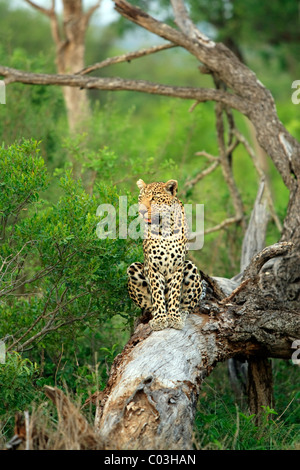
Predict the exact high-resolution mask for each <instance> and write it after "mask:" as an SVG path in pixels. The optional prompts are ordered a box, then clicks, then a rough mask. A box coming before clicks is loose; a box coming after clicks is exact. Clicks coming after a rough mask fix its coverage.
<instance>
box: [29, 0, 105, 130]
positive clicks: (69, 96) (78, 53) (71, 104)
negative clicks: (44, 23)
mask: <svg viewBox="0 0 300 470" xmlns="http://www.w3.org/2000/svg"><path fill="white" fill-rule="evenodd" d="M26 2H27V3H29V4H30V5H31V6H32V7H33V8H35V9H37V10H38V11H40V12H41V13H43V14H44V15H46V16H48V17H49V18H50V24H51V33H52V37H53V40H54V43H55V45H56V67H57V72H58V73H59V74H70V75H74V74H75V73H77V72H79V71H80V70H83V68H84V66H85V63H84V56H85V36H86V31H87V28H88V24H89V20H90V18H91V16H92V14H93V13H94V12H95V11H96V9H97V8H98V7H99V6H100V3H101V0H99V1H98V2H97V3H95V5H93V6H91V7H90V8H89V10H87V11H86V12H84V11H83V5H82V0H63V25H62V28H60V27H59V20H58V18H57V14H56V12H55V0H54V1H52V8H50V9H46V8H43V7H40V6H39V5H37V4H35V3H34V2H33V1H31V0H26ZM63 95H64V99H65V104H66V111H67V116H68V123H69V129H70V132H71V133H75V132H78V131H80V130H81V128H82V125H83V123H84V121H85V120H86V119H87V118H88V117H89V114H90V107H89V101H88V96H87V90H86V89H80V88H74V87H63Z"/></svg>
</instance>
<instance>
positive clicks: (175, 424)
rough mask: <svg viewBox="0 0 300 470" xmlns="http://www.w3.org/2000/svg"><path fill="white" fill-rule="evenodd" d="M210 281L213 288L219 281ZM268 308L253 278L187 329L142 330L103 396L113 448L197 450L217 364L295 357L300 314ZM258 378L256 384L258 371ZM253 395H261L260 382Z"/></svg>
mask: <svg viewBox="0 0 300 470" xmlns="http://www.w3.org/2000/svg"><path fill="white" fill-rule="evenodd" d="M288 249H289V245H285V244H282V245H275V246H273V247H268V248H267V249H265V250H264V251H263V252H262V253H261V254H260V255H259V257H256V258H254V260H253V265H252V267H253V273H254V272H256V268H257V266H259V265H260V263H259V262H258V260H259V259H260V260H261V256H262V257H263V258H264V259H265V257H267V258H270V257H272V256H273V255H276V254H283V252H285V251H286V250H288ZM255 265H256V267H255ZM206 280H207V282H208V283H209V285H210V287H211V289H214V282H213V281H211V280H210V278H208V277H206ZM267 302H268V301H266V299H265V298H264V297H263V296H262V294H261V292H260V289H259V286H258V280H257V277H256V276H254V277H252V275H251V277H248V278H247V279H246V280H245V281H244V282H243V287H241V286H240V287H239V288H238V289H237V290H236V291H234V292H233V293H232V294H231V297H227V298H225V299H223V300H220V299H217V298H216V297H215V295H212V296H211V298H208V299H207V300H206V301H205V302H204V303H203V304H202V305H201V308H200V309H199V311H198V312H197V313H195V314H192V315H190V316H189V318H188V319H187V321H186V325H185V327H184V329H183V330H174V329H165V330H163V331H157V332H153V331H152V332H151V330H150V327H149V326H148V324H140V325H139V326H138V327H137V329H136V331H135V333H134V335H133V336H132V337H131V339H130V341H129V342H128V344H127V345H126V347H125V348H124V350H123V352H122V354H120V355H118V356H117V357H116V359H115V361H114V364H113V366H112V369H111V374H110V377H109V380H108V384H107V387H106V389H105V390H104V392H101V404H100V406H99V409H100V413H99V420H98V423H97V428H98V432H99V435H100V437H101V440H102V441H103V442H105V446H106V448H109V449H152V450H158V449H172V450H173V449H191V448H192V445H193V437H192V436H193V432H192V431H193V422H194V415H195V411H196V404H197V398H198V395H199V390H200V387H201V384H202V381H203V379H204V378H205V377H207V376H208V375H209V374H210V373H211V372H212V371H213V369H214V367H215V366H216V364H217V363H218V362H220V361H224V360H227V359H229V358H231V357H235V356H239V355H241V354H243V355H245V356H248V357H255V358H266V357H279V358H285V359H288V358H290V356H291V349H290V348H291V344H292V341H293V339H294V338H297V337H299V334H300V315H299V312H294V313H291V312H289V311H286V310H285V308H284V305H283V304H281V305H280V306H279V305H278V303H277V302H270V303H268V310H266V303H267ZM258 363H259V364H261V362H260V361H259V362H258ZM268 372H269V371H268ZM251 373H252V374H253V378H254V379H255V380H254V382H255V383H257V374H256V371H255V369H254V368H252V369H251ZM263 383H265V382H264V381H263ZM253 390H260V391H261V390H262V389H261V384H260V386H259V387H256V388H253ZM251 399H252V400H254V397H253V396H252V395H251ZM261 400H262V397H261V396H260V397H258V398H256V402H257V403H261ZM264 402H265V403H268V404H269V401H268V402H267V401H266V400H265V401H264Z"/></svg>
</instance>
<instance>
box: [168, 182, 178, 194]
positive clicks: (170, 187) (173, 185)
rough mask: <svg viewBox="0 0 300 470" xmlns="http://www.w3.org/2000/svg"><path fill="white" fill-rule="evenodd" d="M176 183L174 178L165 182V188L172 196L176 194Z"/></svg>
mask: <svg viewBox="0 0 300 470" xmlns="http://www.w3.org/2000/svg"><path fill="white" fill-rule="evenodd" d="M177 188H178V183H177V181H176V180H169V181H167V182H166V183H165V190H166V191H167V193H169V194H171V195H172V196H176V193H177Z"/></svg>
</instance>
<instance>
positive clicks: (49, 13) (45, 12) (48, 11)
mask: <svg viewBox="0 0 300 470" xmlns="http://www.w3.org/2000/svg"><path fill="white" fill-rule="evenodd" d="M25 2H26V3H28V4H29V5H30V6H32V7H33V8H35V9H36V10H38V11H40V12H41V13H43V15H46V16H49V18H50V17H51V16H52V14H53V9H54V2H52V8H50V9H47V8H44V7H41V6H40V5H37V4H36V3H34V2H32V1H31V0H25Z"/></svg>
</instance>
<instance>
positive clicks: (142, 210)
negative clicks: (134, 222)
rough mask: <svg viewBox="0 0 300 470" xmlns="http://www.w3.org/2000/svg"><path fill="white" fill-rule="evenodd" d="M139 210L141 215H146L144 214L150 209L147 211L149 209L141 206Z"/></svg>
mask: <svg viewBox="0 0 300 470" xmlns="http://www.w3.org/2000/svg"><path fill="white" fill-rule="evenodd" d="M139 212H140V214H141V215H144V214H146V212H148V211H147V209H145V208H142V207H141V208H140V209H139Z"/></svg>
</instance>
